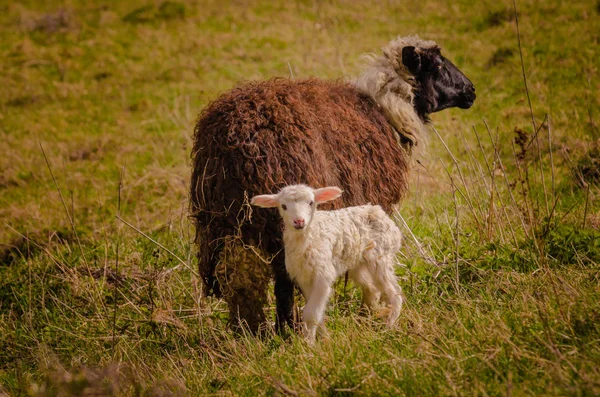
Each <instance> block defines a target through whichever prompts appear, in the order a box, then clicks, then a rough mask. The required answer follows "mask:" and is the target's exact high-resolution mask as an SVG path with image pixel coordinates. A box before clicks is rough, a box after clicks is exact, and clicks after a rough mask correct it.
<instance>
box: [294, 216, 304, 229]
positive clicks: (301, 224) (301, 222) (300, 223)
mask: <svg viewBox="0 0 600 397" xmlns="http://www.w3.org/2000/svg"><path fill="white" fill-rule="evenodd" d="M305 223H306V222H305V221H304V219H302V218H298V219H294V227H295V228H296V229H302V228H303V227H304V225H305Z"/></svg>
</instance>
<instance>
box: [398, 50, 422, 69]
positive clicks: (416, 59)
mask: <svg viewBox="0 0 600 397" xmlns="http://www.w3.org/2000/svg"><path fill="white" fill-rule="evenodd" d="M402 64H403V65H404V66H406V67H407V68H408V71H409V72H411V73H412V74H413V75H415V76H416V75H417V74H419V72H420V71H421V55H420V54H419V53H418V50H417V49H416V48H415V47H414V46H406V47H404V48H403V49H402Z"/></svg>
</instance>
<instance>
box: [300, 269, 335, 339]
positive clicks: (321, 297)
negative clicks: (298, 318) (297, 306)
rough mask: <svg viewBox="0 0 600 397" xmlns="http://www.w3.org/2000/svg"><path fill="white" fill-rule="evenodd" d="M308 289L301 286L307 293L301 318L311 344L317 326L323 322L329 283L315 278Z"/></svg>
mask: <svg viewBox="0 0 600 397" xmlns="http://www.w3.org/2000/svg"><path fill="white" fill-rule="evenodd" d="M309 290H310V291H306V289H305V288H303V292H304V291H306V293H307V294H308V295H307V299H306V305H305V306H304V313H303V315H302V320H303V322H304V326H305V328H306V337H307V339H308V341H309V342H310V343H311V344H312V343H314V342H315V339H316V331H317V326H319V325H321V324H322V323H323V319H324V314H325V306H326V305H327V302H328V300H329V296H330V295H331V284H330V283H327V282H325V281H323V280H315V282H314V283H313V285H312V287H311V288H309Z"/></svg>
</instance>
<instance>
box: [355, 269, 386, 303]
mask: <svg viewBox="0 0 600 397" xmlns="http://www.w3.org/2000/svg"><path fill="white" fill-rule="evenodd" d="M348 275H349V277H350V279H351V280H352V281H354V282H355V283H357V284H358V285H359V286H360V287H361V288H362V292H363V293H362V304H363V306H366V307H368V308H369V309H373V308H375V307H376V306H377V303H378V301H379V295H380V292H379V290H378V289H377V287H376V286H375V284H374V283H373V278H372V277H371V274H370V273H369V271H368V270H367V269H366V268H365V267H364V266H359V267H356V268H354V269H352V270H350V271H349V272H348Z"/></svg>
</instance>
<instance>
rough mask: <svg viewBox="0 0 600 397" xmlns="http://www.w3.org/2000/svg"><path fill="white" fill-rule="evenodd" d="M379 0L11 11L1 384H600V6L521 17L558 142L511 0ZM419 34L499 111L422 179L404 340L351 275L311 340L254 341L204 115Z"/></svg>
mask: <svg viewBox="0 0 600 397" xmlns="http://www.w3.org/2000/svg"><path fill="white" fill-rule="evenodd" d="M369 3H372V4H369V5H368V6H367V2H354V1H341V0H340V1H330V2H313V1H296V2H266V1H265V2H258V1H256V2H254V1H243V2H216V1H191V0H190V1H131V2H120V3H118V4H117V3H116V2H104V3H103V2H82V1H75V0H74V1H70V2H66V3H64V2H58V1H44V2H42V1H34V0H32V1H24V2H20V3H18V4H16V3H15V4H3V5H0V85H1V86H2V89H1V90H0V137H1V138H2V139H0V153H1V154H2V155H1V156H0V217H1V218H2V223H1V226H0V244H2V245H0V395H3V393H7V394H8V395H15V396H16V395H57V396H65V395H73V396H75V395H82V394H84V393H93V392H96V393H100V392H103V393H105V394H104V395H112V394H117V395H171V394H175V395H211V394H225V395H227V394H233V395H257V394H259V395H282V394H283V395H345V394H362V395H373V394H380V395H414V396H423V395H432V396H438V395H470V394H473V395H561V396H562V395H573V396H585V395H598V394H599V393H600V369H599V366H598V363H599V362H600V304H599V303H598V302H600V266H599V265H598V264H599V262H600V231H599V229H600V216H599V215H598V214H599V213H600V200H599V195H600V190H599V187H598V180H599V177H598V175H600V172H599V171H598V164H599V162H600V160H599V155H598V153H600V147H599V146H600V141H598V139H600V130H599V126H598V120H599V118H600V115H599V113H598V109H599V108H600V97H598V94H597V93H598V92H600V82H599V78H598V77H599V76H598V68H597V59H598V56H599V50H598V49H599V46H598V44H599V41H600V33H599V32H600V18H599V16H600V3H598V2H597V1H592V0H587V1H585V0H584V1H580V2H575V3H573V2H571V3H569V2H559V1H547V2H539V1H534V0H527V1H519V2H518V4H517V6H518V10H519V28H520V32H521V35H520V38H521V44H522V55H523V66H524V69H525V74H526V77H527V83H528V87H529V94H530V98H531V103H532V107H531V109H532V110H533V114H534V117H535V122H536V127H538V128H539V132H538V133H537V134H535V133H534V130H533V126H532V122H531V116H530V107H529V104H528V99H527V95H526V90H525V86H524V82H523V75H522V71H521V59H520V52H519V47H518V42H517V35H516V26H515V22H514V13H513V9H512V3H511V2H508V1H504V2H497V1H491V0H485V1H480V2H476V3H472V2H469V1H464V0H460V1H455V2H447V1H439V0H431V1H424V2H391V1H376V2H369ZM413 33H418V34H419V35H420V36H421V37H424V38H429V39H433V40H436V41H437V42H438V43H439V44H440V45H441V46H442V47H443V49H444V54H446V55H447V56H448V57H449V58H450V59H451V60H453V61H454V62H455V63H456V64H457V65H458V66H459V67H460V68H461V69H462V70H463V71H464V72H465V73H466V74H467V75H468V76H469V77H470V78H471V80H472V81H473V82H474V84H475V86H476V87H477V94H478V99H477V101H476V102H475V105H474V106H473V108H472V109H470V110H468V111H461V110H458V109H452V110H446V111H443V112H441V113H439V114H435V115H433V116H432V118H433V123H434V125H435V129H436V131H437V132H438V133H439V137H438V135H437V134H436V133H435V132H434V131H433V130H431V134H430V139H429V143H428V148H427V150H426V151H425V152H424V153H423V154H421V155H420V158H419V160H420V162H419V163H418V164H415V167H414V169H413V178H412V182H411V194H410V195H409V197H408V198H407V199H406V200H405V201H404V202H403V203H402V204H401V207H400V209H399V210H400V214H402V217H403V219H404V221H405V222H406V226H404V227H403V230H404V233H405V235H406V240H405V247H404V249H403V251H402V255H401V260H402V263H403V266H402V267H401V268H399V269H398V274H399V276H400V280H401V284H402V287H403V289H404V292H405V296H406V302H407V303H406V306H405V308H404V309H403V312H402V314H401V316H400V319H399V322H398V326H397V327H396V329H394V330H387V329H385V327H384V326H383V325H384V324H383V323H384V321H383V320H382V319H381V318H380V317H378V314H376V313H371V314H365V313H361V312H360V311H359V302H360V292H359V291H357V290H356V289H354V288H350V287H348V288H346V289H345V290H344V288H343V286H342V285H341V284H340V285H339V286H338V288H337V289H336V294H335V296H334V298H333V299H332V303H331V305H330V307H329V309H328V312H327V315H328V319H327V327H328V329H329V335H328V336H327V337H326V338H323V339H322V340H320V341H319V342H318V343H317V345H316V346H315V347H314V348H311V347H309V346H307V345H306V344H305V343H304V342H303V341H302V340H301V339H300V338H298V337H296V336H289V337H287V338H281V337H279V336H277V335H275V334H274V333H273V330H272V329H268V330H267V331H266V333H265V335H263V336H262V337H258V338H257V337H254V336H251V335H247V334H245V333H243V332H241V333H240V334H234V333H233V332H232V331H230V330H229V329H228V328H227V326H226V323H227V308H226V307H225V305H224V303H223V302H221V301H219V300H216V299H212V298H210V299H207V298H203V297H202V294H201V286H200V284H201V283H200V282H199V280H198V278H197V277H195V276H194V274H193V271H192V270H193V269H194V268H195V266H196V265H195V259H194V253H195V251H194V247H193V243H192V242H193V233H194V231H193V229H192V227H191V225H190V222H189V220H188V219H187V213H186V211H187V186H188V182H189V176H190V149H191V134H192V131H193V125H194V121H195V118H196V117H197V114H198V112H199V111H200V110H201V109H202V107H203V106H204V105H206V104H207V103H208V102H210V101H211V100H213V99H215V98H216V97H217V96H218V95H219V94H220V93H221V92H223V91H225V90H227V89H229V88H231V87H233V86H235V85H236V84H237V83H238V82H240V81H243V80H254V79H267V78H270V77H272V76H289V75H290V70H291V71H292V73H293V75H294V77H295V78H303V77H308V76H318V77H322V78H343V77H349V76H353V75H355V74H356V73H358V71H359V70H360V65H361V62H360V59H359V58H360V55H361V54H363V53H366V52H373V51H375V52H376V51H378V49H379V48H380V47H381V46H383V45H384V44H385V43H386V42H387V41H389V40H390V39H391V38H393V37H395V36H397V35H407V34H413ZM516 131H521V132H519V133H517V132H516ZM518 134H520V135H521V136H522V137H524V138H523V145H519V143H518V142H517V141H515V138H516V137H517V135H518ZM442 139H443V141H444V142H445V143H446V145H447V146H448V149H446V147H445V145H444V144H443V143H442ZM42 148H43V151H44V152H45V154H46V157H47V162H46V158H45V156H44V154H43V152H42ZM51 171H52V173H53V174H54V176H55V178H56V184H55V182H54V180H53V178H52V176H51ZM120 182H122V187H121V189H120V194H119V184H120ZM119 201H120V215H121V216H122V217H123V219H125V220H127V221H128V222H130V223H131V224H133V225H135V226H136V227H137V228H139V230H141V231H143V232H144V233H147V234H148V235H149V236H150V237H152V238H153V239H154V240H156V241H157V242H159V243H160V244H162V245H164V246H165V247H167V248H168V249H169V250H171V251H172V252H173V253H174V254H175V255H177V256H178V257H179V258H181V259H182V260H183V261H184V262H185V263H186V264H189V268H188V267H186V266H183V265H181V263H180V262H179V260H177V259H176V258H175V257H174V256H173V255H171V254H169V253H167V252H166V251H164V250H162V249H161V248H159V247H158V246H157V245H156V244H155V243H154V242H152V241H150V240H148V239H147V238H145V237H143V236H142V235H141V234H139V233H138V232H136V231H134V230H132V229H130V228H128V227H127V226H126V225H125V224H124V223H122V222H119V221H117V220H116V219H115V215H116V214H117V211H118V203H119ZM399 222H400V223H401V224H403V222H401V221H400V220H399ZM413 236H414V239H413ZM415 240H416V241H418V242H419V244H418V245H417V244H416V243H415ZM172 268H176V269H175V270H173V271H169V269H172ZM190 269H192V270H190ZM269 299H270V302H271V303H270V305H269V307H268V309H267V310H268V311H269V318H273V311H274V300H273V299H274V298H273V296H270V297H269ZM96 395H97V394H96Z"/></svg>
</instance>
